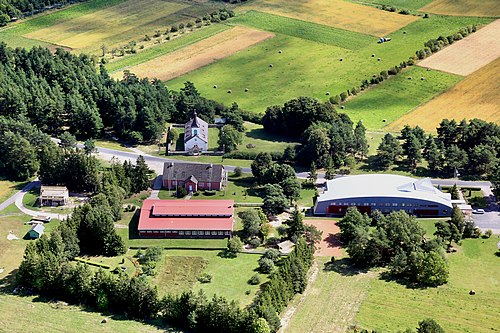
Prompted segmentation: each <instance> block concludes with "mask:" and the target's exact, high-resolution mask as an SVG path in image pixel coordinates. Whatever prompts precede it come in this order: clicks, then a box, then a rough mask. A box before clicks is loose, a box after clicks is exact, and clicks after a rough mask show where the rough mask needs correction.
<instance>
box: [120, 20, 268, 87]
mask: <svg viewBox="0 0 500 333" xmlns="http://www.w3.org/2000/svg"><path fill="white" fill-rule="evenodd" d="M273 36H274V34H273V33H270V32H266V31H261V30H255V29H251V28H246V27H235V28H233V29H230V30H226V31H224V32H221V33H219V34H217V35H215V36H212V37H210V38H207V39H205V40H202V41H200V42H198V43H195V44H192V45H189V46H187V47H185V48H182V49H180V50H178V51H175V52H172V53H170V54H167V55H164V56H161V57H158V58H156V59H153V60H151V61H147V62H145V63H142V64H139V65H137V66H133V67H130V68H129V70H130V71H131V72H132V73H135V74H136V75H138V76H141V77H156V78H158V79H161V80H170V79H173V78H176V77H178V76H181V75H183V74H186V73H189V72H191V71H193V70H195V69H198V68H200V67H203V66H206V65H208V64H211V63H213V62H215V61H217V60H220V59H224V58H226V57H228V56H230V55H232V54H234V53H236V52H238V51H241V50H244V49H246V48H248V47H250V46H252V45H254V44H257V43H259V42H262V41H264V40H266V39H268V38H271V37H273ZM122 74H123V73H122V72H117V73H115V74H114V76H115V77H121V76H122Z"/></svg>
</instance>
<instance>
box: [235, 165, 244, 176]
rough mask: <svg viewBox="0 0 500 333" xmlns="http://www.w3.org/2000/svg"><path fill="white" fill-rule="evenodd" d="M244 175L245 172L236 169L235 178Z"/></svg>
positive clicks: (238, 168)
mask: <svg viewBox="0 0 500 333" xmlns="http://www.w3.org/2000/svg"><path fill="white" fill-rule="evenodd" d="M242 174H243V170H242V169H241V168H240V167H236V168H234V176H235V177H241V175H242Z"/></svg>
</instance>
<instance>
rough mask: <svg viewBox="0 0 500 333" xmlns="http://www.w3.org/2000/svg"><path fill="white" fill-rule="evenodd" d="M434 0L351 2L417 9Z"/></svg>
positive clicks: (354, 0) (355, 0) (362, 0)
mask: <svg viewBox="0 0 500 333" xmlns="http://www.w3.org/2000/svg"><path fill="white" fill-rule="evenodd" d="M432 1H433V0H351V2H355V3H360V4H363V5H365V4H367V5H388V6H393V7H396V8H397V9H398V10H399V9H409V10H417V9H420V8H422V7H423V6H425V5H427V4H429V3H431V2H432Z"/></svg>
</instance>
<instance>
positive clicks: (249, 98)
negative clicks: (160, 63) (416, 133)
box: [167, 13, 491, 128]
mask: <svg viewBox="0 0 500 333" xmlns="http://www.w3.org/2000/svg"><path fill="white" fill-rule="evenodd" d="M247 15H249V16H248V17H247ZM274 17H275V16H273V15H268V14H260V13H259V15H258V16H255V15H254V14H253V13H248V14H243V16H240V17H237V18H236V19H235V21H236V22H237V21H238V20H244V21H245V24H249V25H252V26H256V27H262V28H264V29H270V28H266V26H267V25H269V24H276V28H274V29H273V31H279V29H280V28H278V27H279V26H280V22H281V20H275V19H274ZM267 18H269V20H267ZM261 22H266V23H265V24H264V23H261ZM487 22H491V20H489V19H481V18H464V17H442V16H431V17H430V18H429V19H425V20H424V19H422V20H418V21H416V22H414V23H412V24H410V25H408V26H406V27H405V28H404V29H402V30H399V31H396V32H394V33H392V34H391V35H390V37H392V41H391V42H388V43H383V44H377V39H376V38H373V39H372V41H371V42H369V43H366V41H365V39H364V38H363V39H361V43H366V45H365V46H364V47H361V48H358V49H356V50H355V51H353V50H351V49H348V46H347V45H349V39H352V40H354V43H357V42H356V41H357V37H356V36H358V35H359V34H356V35H346V38H345V39H344V40H342V41H341V42H340V43H342V44H343V45H346V47H339V46H335V45H329V44H325V43H324V42H318V41H317V38H311V40H310V39H308V38H310V37H308V34H304V36H303V38H298V37H293V36H290V35H287V34H281V33H276V37H274V38H271V39H268V40H266V41H264V42H262V43H259V44H257V45H254V46H252V47H250V48H248V49H247V50H246V51H244V52H239V53H236V54H233V55H232V56H230V57H227V58H225V59H222V60H220V61H217V62H216V63H213V64H211V65H209V66H205V67H203V68H200V69H198V70H196V71H193V72H191V73H188V74H186V75H183V76H181V77H178V78H176V79H174V80H171V81H168V82H167V85H168V87H169V88H170V89H174V90H178V89H180V88H181V87H182V86H183V85H184V82H186V81H191V82H194V84H195V86H196V88H197V89H198V90H199V91H200V93H201V94H202V95H203V96H206V97H208V98H211V99H214V100H217V101H220V102H222V103H224V104H226V105H230V104H231V103H233V102H234V101H236V102H237V103H238V105H239V106H240V107H241V108H243V109H246V110H251V111H258V112H264V111H265V109H266V107H268V106H270V105H274V104H281V103H284V102H286V101H287V100H290V99H292V98H296V97H298V96H312V97H315V98H318V99H320V100H323V101H324V100H327V99H328V98H329V96H328V95H327V94H326V93H327V92H330V96H332V95H336V94H339V93H340V92H342V91H345V90H347V89H350V88H352V87H353V86H355V85H356V86H359V84H360V83H361V81H362V80H363V79H370V78H371V77H372V75H373V74H378V73H380V71H382V70H387V69H389V68H390V67H391V66H393V65H396V64H399V63H400V62H401V61H402V60H405V59H408V57H409V56H411V55H413V54H414V52H415V51H416V50H418V49H421V48H422V47H423V44H424V42H426V41H427V40H429V39H431V38H437V37H438V36H439V35H445V36H446V35H449V34H452V33H455V32H456V31H458V30H459V29H460V28H463V27H465V26H467V25H470V24H478V25H481V24H484V23H487ZM293 24H294V27H295V29H294V30H295V31H297V33H296V32H294V33H293V35H298V31H300V30H301V29H307V24H301V21H298V20H294V21H293ZM405 32H406V33H405ZM333 34H334V33H332V35H333ZM340 43H339V44H340ZM355 45H359V44H355ZM304 50H306V51H307V52H305V51H304ZM279 51H282V52H281V53H279ZM372 54H375V57H372V56H371V55H372ZM377 58H380V59H381V60H380V61H377ZM340 59H343V61H340ZM271 64H272V65H273V67H270V65H271ZM214 85H217V89H214V88H213V86H214ZM245 89H248V92H245ZM228 90H231V93H230V94H228V93H227V91H228ZM409 110H410V109H407V110H406V112H408V111H409ZM383 118H384V117H380V119H383ZM376 128H380V127H376Z"/></svg>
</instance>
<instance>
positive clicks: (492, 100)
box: [388, 58, 500, 131]
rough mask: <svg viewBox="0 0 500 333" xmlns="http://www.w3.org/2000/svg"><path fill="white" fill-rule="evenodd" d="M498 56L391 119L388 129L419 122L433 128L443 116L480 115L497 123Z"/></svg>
mask: <svg viewBox="0 0 500 333" xmlns="http://www.w3.org/2000/svg"><path fill="white" fill-rule="evenodd" d="M499 100H500V58H499V59H497V60H496V61H494V62H492V63H490V64H489V65H487V66H485V67H483V68H481V69H480V70H478V71H477V72H475V73H473V74H471V75H469V76H468V77H466V78H465V79H464V80H462V81H461V82H460V83H458V84H457V85H455V86H454V87H452V88H451V89H449V90H447V91H445V92H444V93H443V94H441V95H439V96H438V97H436V98H434V99H433V100H431V101H429V102H428V103H426V104H424V105H422V106H420V107H418V108H417V109H415V110H413V111H412V112H410V113H408V114H407V115H405V116H403V117H401V118H400V119H398V120H397V121H395V122H394V123H392V124H391V125H390V126H389V127H388V129H389V130H399V129H401V128H402V127H403V126H404V125H406V124H409V125H412V126H415V125H419V126H421V127H422V128H423V129H425V130H427V131H435V130H436V127H437V126H438V124H439V123H440V122H441V120H442V119H443V118H449V119H452V118H453V119H457V120H461V119H464V118H466V119H472V118H479V119H483V120H486V121H492V122H496V123H497V124H500V108H499V107H498V101H499Z"/></svg>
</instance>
